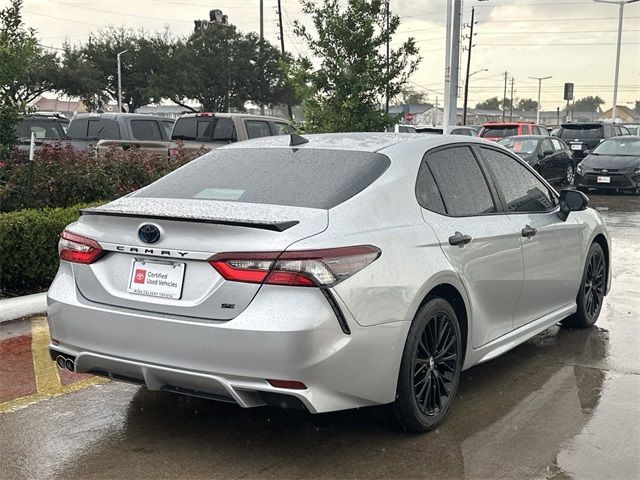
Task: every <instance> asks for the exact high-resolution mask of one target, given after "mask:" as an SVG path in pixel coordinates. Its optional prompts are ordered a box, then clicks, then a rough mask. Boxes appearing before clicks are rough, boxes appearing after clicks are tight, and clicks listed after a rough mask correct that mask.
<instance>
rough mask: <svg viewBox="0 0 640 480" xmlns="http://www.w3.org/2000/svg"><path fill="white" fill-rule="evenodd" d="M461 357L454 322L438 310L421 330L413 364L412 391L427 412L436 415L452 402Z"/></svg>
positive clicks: (424, 411)
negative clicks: (455, 377)
mask: <svg viewBox="0 0 640 480" xmlns="http://www.w3.org/2000/svg"><path fill="white" fill-rule="evenodd" d="M458 357H459V355H458V344H457V342H456V332H455V329H454V327H453V321H452V320H451V318H450V317H449V316H448V315H447V314H446V313H443V312H438V313H436V314H435V315H434V316H433V317H431V318H430V319H429V321H428V322H427V324H426V325H425V327H424V328H423V330H422V334H421V336H420V340H419V342H418V348H417V350H416V354H415V357H414V363H413V394H414V395H415V397H416V401H417V402H418V406H419V408H420V410H421V411H422V413H424V414H425V415H429V416H434V415H437V414H438V413H440V411H441V410H442V408H443V407H444V406H445V405H446V403H447V402H448V401H449V399H450V397H451V391H452V388H453V383H454V376H455V373H456V370H457V363H458Z"/></svg>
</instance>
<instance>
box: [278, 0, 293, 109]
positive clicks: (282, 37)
mask: <svg viewBox="0 0 640 480" xmlns="http://www.w3.org/2000/svg"><path fill="white" fill-rule="evenodd" d="M278 26H279V27H280V49H281V51H282V58H283V59H284V55H285V51H284V31H283V26H282V4H281V3H280V0H278ZM287 114H288V115H289V119H290V120H291V119H293V111H292V110H291V102H289V101H288V100H287Z"/></svg>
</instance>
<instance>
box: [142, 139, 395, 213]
mask: <svg viewBox="0 0 640 480" xmlns="http://www.w3.org/2000/svg"><path fill="white" fill-rule="evenodd" d="M390 164H391V160H389V157H387V156H385V155H382V154H380V153H370V152H354V151H345V150H319V149H312V148H309V149H291V148H286V149H284V148H283V149H268V150H266V151H265V150H264V149H258V148H242V149H230V150H225V149H222V150H215V151H213V152H211V153H209V154H207V155H203V156H202V157H200V158H198V159H196V160H194V161H192V162H190V163H188V164H187V165H185V166H184V167H182V168H180V169H178V170H176V171H174V172H173V173H170V174H169V175H167V176H166V177H163V178H161V179H160V180H158V181H157V182H155V183H152V184H151V185H149V186H148V187H146V188H143V189H142V190H140V191H138V192H137V193H135V194H134V195H133V196H135V197H147V198H184V199H202V200H225V201H230V202H247V203H262V204H269V205H287V206H295V207H309V208H323V209H329V208H332V207H334V206H336V205H339V204H340V203H343V202H345V201H346V200H348V199H349V198H351V197H352V196H354V195H355V194H356V193H358V192H360V191H361V190H364V189H365V188H366V187H368V186H369V185H370V184H371V183H373V182H374V181H375V180H376V179H377V178H378V177H379V176H380V175H382V173H383V172H384V171H385V170H386V169H387V168H388V167H389V165H390Z"/></svg>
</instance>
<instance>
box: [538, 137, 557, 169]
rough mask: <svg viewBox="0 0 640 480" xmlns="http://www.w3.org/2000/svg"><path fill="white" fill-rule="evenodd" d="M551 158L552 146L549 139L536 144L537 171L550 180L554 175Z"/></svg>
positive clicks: (552, 159)
mask: <svg viewBox="0 0 640 480" xmlns="http://www.w3.org/2000/svg"><path fill="white" fill-rule="evenodd" d="M553 162H554V158H553V146H552V145H551V142H550V141H549V139H547V138H545V139H544V140H541V141H540V143H539V144H538V167H539V169H538V171H539V172H540V174H541V175H542V176H543V177H544V178H546V179H552V178H554V175H555V173H556V172H555V167H554V164H553Z"/></svg>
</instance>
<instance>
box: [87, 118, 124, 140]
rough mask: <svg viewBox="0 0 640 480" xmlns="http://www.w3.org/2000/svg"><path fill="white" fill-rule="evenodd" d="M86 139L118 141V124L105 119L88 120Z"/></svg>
mask: <svg viewBox="0 0 640 480" xmlns="http://www.w3.org/2000/svg"><path fill="white" fill-rule="evenodd" d="M87 138H90V139H96V138H97V139H105V140H120V127H119V125H118V122H116V121H115V120H109V119H106V118H100V119H97V118H96V119H93V118H92V119H89V127H88V129H87Z"/></svg>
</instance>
